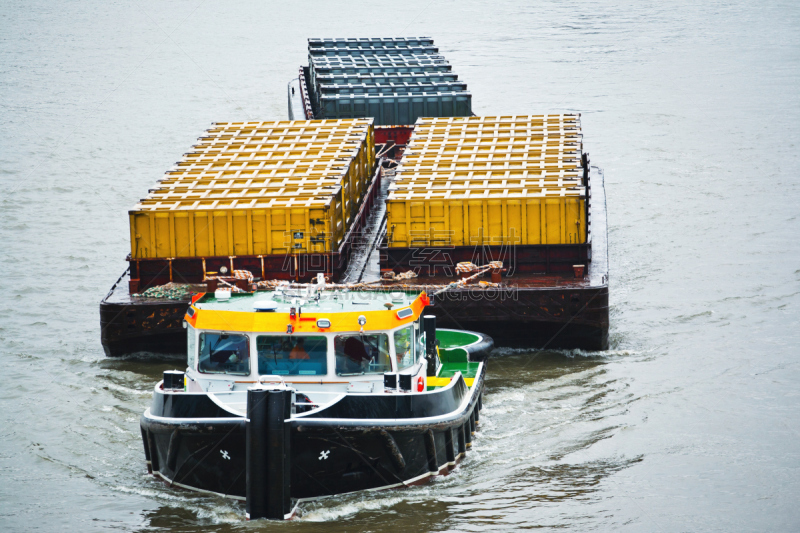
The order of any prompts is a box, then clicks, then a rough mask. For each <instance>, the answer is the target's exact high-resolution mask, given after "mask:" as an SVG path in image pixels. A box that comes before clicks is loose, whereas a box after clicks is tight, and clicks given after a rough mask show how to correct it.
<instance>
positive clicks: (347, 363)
mask: <svg viewBox="0 0 800 533" xmlns="http://www.w3.org/2000/svg"><path fill="white" fill-rule="evenodd" d="M333 347H334V352H335V353H336V374H337V375H338V376H353V375H358V374H383V373H384V372H391V371H392V361H391V359H390V357H389V336H388V335H386V334H384V333H377V334H358V333H356V334H353V335H337V336H336V337H335V338H334V340H333Z"/></svg>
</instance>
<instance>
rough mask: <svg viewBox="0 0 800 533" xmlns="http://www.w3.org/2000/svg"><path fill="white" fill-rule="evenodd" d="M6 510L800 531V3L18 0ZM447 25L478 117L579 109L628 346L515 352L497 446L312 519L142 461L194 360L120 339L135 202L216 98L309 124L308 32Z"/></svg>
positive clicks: (13, 5) (100, 523)
mask: <svg viewBox="0 0 800 533" xmlns="http://www.w3.org/2000/svg"><path fill="white" fill-rule="evenodd" d="M0 29H1V30H2V31H1V32H0V35H1V36H0V106H2V107H0V179H2V187H1V190H0V213H1V214H2V216H0V289H1V292H0V293H1V294H2V295H3V300H2V304H0V361H2V378H3V379H2V383H3V386H2V388H0V529H2V530H4V531H28V530H31V531H32V530H43V531H54V530H79V531H90V530H101V529H102V530H107V529H117V530H125V531H128V530H161V529H163V530H167V529H173V528H174V529H177V530H180V531H197V530H220V531H244V530H247V531H255V530H259V531H260V530H273V529H274V530H287V531H288V530H292V531H326V532H334V531H356V530H369V531H386V530H403V531H428V530H437V531H438V530H463V531H489V530H516V529H522V528H534V527H541V528H544V529H547V530H549V529H559V530H569V531H587V530H594V531H611V530H624V531H767V530H769V531H797V530H800V508H798V505H797V502H798V501H799V500H800V444H799V443H800V424H799V422H800V393H798V381H800V366H799V364H798V349H799V348H800V323H799V320H798V317H799V316H800V314H798V311H800V308H799V306H800V247H799V246H798V239H797V233H798V229H800V220H798V214H799V212H800V186H798V181H797V176H798V172H799V171H800V158H799V157H798V153H797V151H798V142H799V141H800V126H798V123H799V122H800V4H797V3H796V2H790V1H784V2H780V1H765V2H746V1H727V2H682V1H680V0H677V1H676V0H664V1H660V2H652V1H644V2H632V1H631V2H627V3H625V2H623V3H611V2H606V1H603V0H594V1H588V0H586V1H583V0H578V1H577V2H552V1H550V2H548V1H544V2H520V1H506V0H497V1H495V2H491V3H489V2H487V3H481V2H476V1H471V0H462V1H460V2H455V1H445V0H422V1H413V0H409V1H407V2H403V3H402V4H380V3H375V2H348V3H342V4H337V3H334V2H321V1H320V2H307V3H305V2H304V3H301V2H280V3H278V2H254V1H248V0H242V1H240V2H206V1H198V0H192V1H175V2H154V1H151V0H143V1H141V2H100V1H97V0H84V1H81V2H78V1H63V2H44V1H41V0H30V1H27V2H21V1H18V0H7V1H6V2H3V3H2V5H0ZM377 35H388V36H396V35H430V36H433V37H434V38H435V39H436V43H437V45H438V46H439V47H440V49H441V50H442V52H443V53H444V54H445V55H446V56H447V58H448V59H449V60H450V61H451V63H452V64H453V65H454V69H455V71H456V72H457V73H458V74H459V75H460V77H461V79H463V80H465V81H466V82H467V83H468V84H469V88H470V90H471V92H472V94H473V102H474V104H473V105H474V110H475V112H476V113H478V114H528V113H543V112H580V113H582V114H583V130H584V140H585V146H586V149H587V150H588V151H589V152H590V153H591V158H592V162H593V164H597V165H600V166H601V167H603V168H604V169H605V176H606V188H607V194H608V208H609V238H610V265H611V303H612V311H611V349H610V350H608V351H606V352H598V353H585V352H538V351H536V350H532V349H530V350H515V351H510V350H499V351H498V352H497V353H496V354H495V356H496V357H493V358H492V359H491V361H490V362H489V381H488V393H487V394H486V401H485V414H484V415H483V416H482V419H481V429H480V432H479V436H478V437H477V439H476V441H475V445H474V448H473V450H474V451H473V452H472V453H470V454H469V455H468V457H467V459H466V460H465V461H464V462H463V463H462V465H461V466H460V467H459V468H458V469H457V470H456V471H455V472H454V473H452V474H451V475H449V476H446V477H442V478H438V479H436V480H435V481H434V482H432V483H430V484H428V485H425V486H422V487H417V488H411V489H407V490H395V491H388V492H381V493H370V494H363V495H356V496H348V497H342V498H334V499H331V500H327V501H324V502H321V503H318V504H314V505H307V506H305V507H304V508H302V509H301V516H300V518H299V519H297V520H295V521H293V522H291V523H287V524H273V523H247V522H244V521H243V520H242V514H243V508H242V506H241V505H240V504H237V503H230V502H227V501H223V500H220V499H216V498H210V497H203V496H195V495H193V494H192V493H188V492H182V491H178V490H172V489H168V488H166V487H165V486H164V485H162V484H161V483H159V482H157V481H156V480H154V479H153V478H152V477H150V476H147V475H146V471H145V467H144V456H143V450H142V445H141V442H140V436H139V429H138V417H139V415H140V413H141V412H142V411H143V410H144V409H145V408H146V406H147V405H148V402H149V397H150V390H151V387H152V386H153V384H154V383H155V382H156V381H157V379H158V378H159V376H160V373H161V371H162V370H164V369H167V368H174V367H179V366H180V365H181V362H180V360H176V361H172V362H166V363H165V362H163V361H155V360H148V359H146V358H140V359H129V360H109V359H106V358H105V357H104V356H103V352H102V349H101V346H100V342H99V337H100V333H99V317H98V302H99V301H100V300H101V298H102V297H103V296H104V295H105V293H106V291H107V290H108V288H109V287H110V286H111V284H112V283H113V282H114V280H116V278H117V276H119V274H120V273H121V272H122V271H123V269H124V262H123V260H124V257H125V255H126V253H127V252H128V249H129V248H128V246H129V233H128V220H127V214H126V210H127V209H128V208H130V207H131V206H132V205H133V204H134V203H135V202H136V201H137V200H138V199H139V198H141V197H143V196H144V195H145V194H146V191H147V189H148V187H149V186H151V185H152V184H154V183H155V180H156V179H158V178H159V176H160V175H161V173H162V172H163V171H164V170H166V169H167V168H168V167H169V166H170V165H171V164H172V163H173V162H174V161H175V160H177V159H178V158H179V157H180V155H181V154H182V153H183V152H185V151H186V149H187V148H189V147H190V146H191V145H192V143H193V141H194V140H195V138H196V137H197V136H198V135H199V134H200V133H201V132H202V131H203V130H204V129H205V128H206V127H208V126H209V124H210V123H211V122H212V121H223V120H240V119H251V120H253V119H263V120H268V119H282V118H285V117H286V92H285V90H286V89H285V88H286V83H287V82H288V81H289V79H291V78H293V77H295V75H296V69H297V68H298V66H299V65H300V64H301V63H305V62H306V57H305V49H306V39H307V38H308V37H325V36H377Z"/></svg>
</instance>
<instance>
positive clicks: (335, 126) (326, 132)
mask: <svg viewBox="0 0 800 533" xmlns="http://www.w3.org/2000/svg"><path fill="white" fill-rule="evenodd" d="M372 122H373V121H372V119H360V120H314V121H275V122H223V123H215V124H214V125H213V126H212V127H211V129H209V130H207V131H206V132H205V134H204V135H203V136H202V137H200V138H199V139H198V143H197V144H196V145H195V146H194V147H193V148H192V150H191V151H190V152H188V153H186V154H184V156H183V158H182V159H181V161H179V162H178V163H176V165H175V166H174V167H173V168H172V169H171V170H170V171H168V172H167V173H166V174H165V176H164V177H163V178H162V179H161V180H160V181H159V182H158V184H157V185H156V187H155V188H153V189H151V190H150V194H149V195H148V196H147V197H146V198H144V199H143V200H141V201H140V202H139V203H138V204H137V205H136V206H135V207H134V208H133V209H132V210H131V211H129V215H130V226H131V259H132V260H140V259H155V258H169V259H172V258H180V257H214V256H226V257H232V256H262V255H271V254H286V253H289V252H291V253H298V254H303V253H327V252H335V251H337V250H338V249H339V246H340V245H341V244H342V242H343V239H344V237H345V234H346V232H347V230H348V228H349V227H350V225H351V224H352V223H353V219H354V216H355V215H356V213H357V211H358V208H359V205H360V204H361V201H362V198H363V196H364V194H365V192H366V190H367V189H368V187H369V183H370V178H371V176H372V173H373V169H374V168H375V146H374V143H375V141H374V131H373V125H372Z"/></svg>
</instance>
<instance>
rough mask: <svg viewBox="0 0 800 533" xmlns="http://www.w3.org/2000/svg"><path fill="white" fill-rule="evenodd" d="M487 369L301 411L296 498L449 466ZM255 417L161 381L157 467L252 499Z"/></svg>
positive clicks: (183, 482)
mask: <svg viewBox="0 0 800 533" xmlns="http://www.w3.org/2000/svg"><path fill="white" fill-rule="evenodd" d="M484 377H485V367H484V365H481V368H480V370H479V372H478V373H477V374H476V376H475V377H474V378H472V379H474V381H472V385H471V386H467V384H466V382H465V380H464V378H463V377H462V376H461V375H460V374H459V375H456V376H455V377H454V378H453V380H452V381H453V382H452V383H451V384H450V385H448V386H447V387H443V388H440V389H436V390H433V391H429V392H428V393H424V394H407V395H396V394H364V395H358V394H348V395H344V396H343V398H342V399H341V400H340V401H338V402H336V403H335V404H333V405H331V406H330V407H328V408H325V409H323V410H321V411H320V412H317V413H316V414H315V415H314V416H309V417H303V416H302V414H301V415H300V416H293V417H292V418H291V420H289V421H287V424H288V425H289V426H290V427H291V429H290V438H289V443H290V444H289V450H288V452H287V453H286V456H287V458H288V464H289V472H290V473H289V479H290V496H291V498H292V500H293V501H294V502H295V503H297V502H300V501H302V500H307V499H313V498H320V497H324V496H331V495H335V494H344V493H348V492H355V491H361V490H374V489H383V488H393V487H401V486H406V485H412V484H415V483H420V482H423V481H424V480H425V479H427V478H428V477H430V476H432V475H437V474H443V473H446V472H447V471H448V470H449V469H450V468H452V467H453V466H455V464H456V462H457V461H458V459H459V458H460V457H462V456H463V455H464V453H466V450H467V449H468V448H469V447H470V443H471V441H472V435H473V434H474V432H475V424H476V423H477V421H478V419H479V418H480V409H481V406H482V405H481V404H482V394H483V390H484ZM246 427H247V419H246V418H245V417H242V416H238V417H237V416H233V415H232V413H230V412H228V411H226V410H225V409H223V408H222V407H220V405H219V404H217V403H215V402H214V401H213V400H212V399H211V397H210V396H209V395H208V394H204V393H197V394H187V393H184V392H178V393H172V392H169V391H164V390H163V389H159V388H157V389H156V391H155V394H154V397H153V404H152V406H151V408H150V409H148V410H147V411H146V412H145V413H144V415H142V417H141V431H142V440H143V442H144V448H145V456H146V459H147V461H148V465H149V469H150V471H151V472H152V473H153V474H154V475H155V476H157V477H159V478H161V479H163V480H164V481H165V482H167V483H169V484H170V485H171V486H176V487H182V488H186V489H191V490H195V491H201V492H207V493H214V494H217V495H221V496H225V497H229V498H234V499H238V500H245V498H246V478H247V450H246V442H247V438H246V432H247V430H246Z"/></svg>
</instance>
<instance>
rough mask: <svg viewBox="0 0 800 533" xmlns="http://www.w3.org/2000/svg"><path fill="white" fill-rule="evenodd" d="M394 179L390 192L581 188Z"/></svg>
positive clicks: (563, 183) (538, 182)
mask: <svg viewBox="0 0 800 533" xmlns="http://www.w3.org/2000/svg"><path fill="white" fill-rule="evenodd" d="M415 177H416V176H412V177H411V178H410V179H396V180H394V182H392V184H391V185H390V186H389V190H390V191H406V190H412V191H423V190H453V191H455V190H474V191H483V190H486V189H500V190H506V191H509V192H511V191H514V190H520V189H527V190H539V189H562V188H573V187H583V183H582V182H581V180H580V179H577V178H576V179H563V178H548V179H513V178H512V179H499V178H492V179H481V178H474V179H471V178H464V179H456V180H428V179H425V178H422V179H414V178H415Z"/></svg>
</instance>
